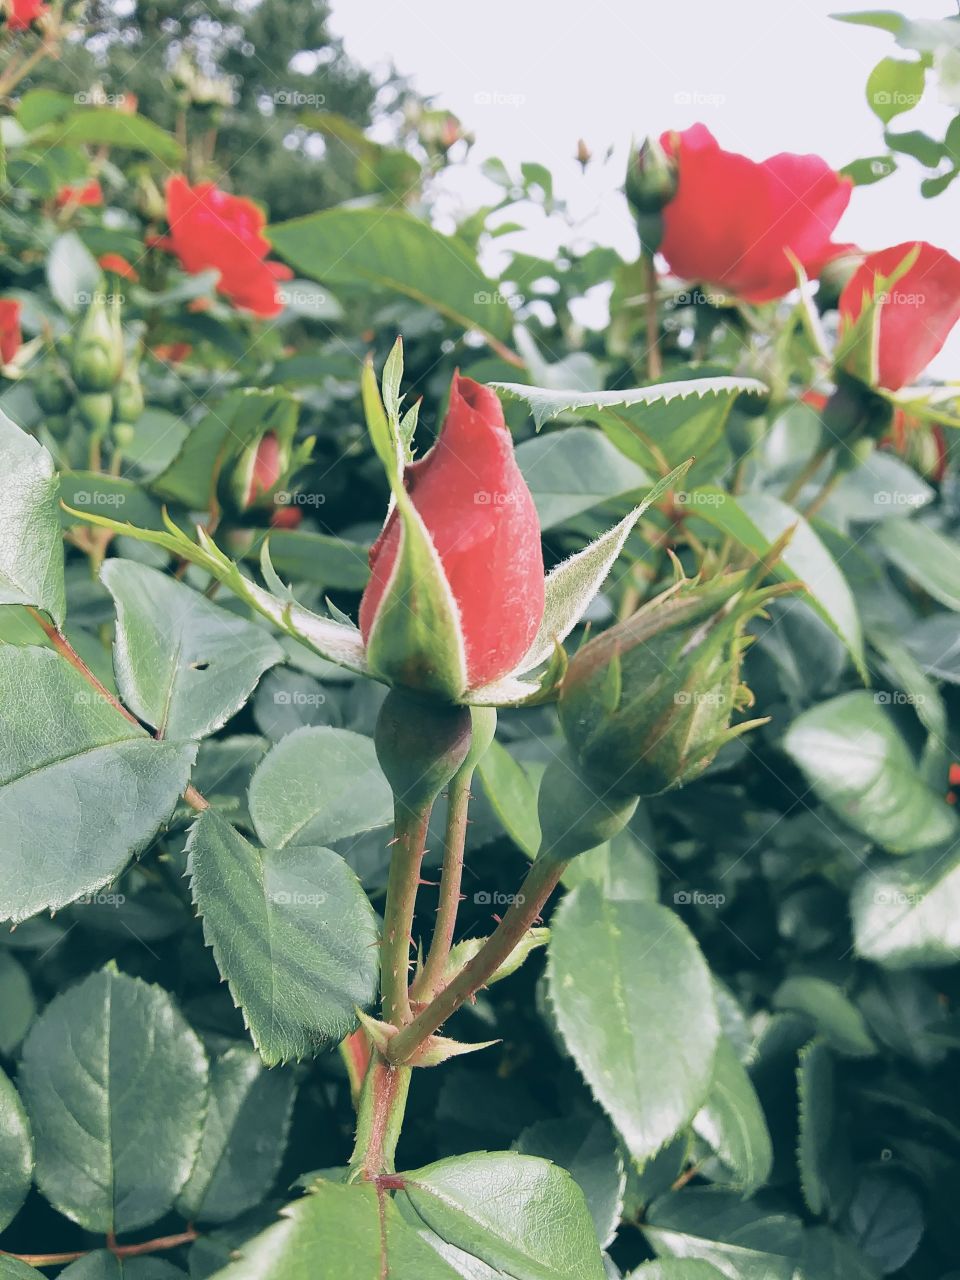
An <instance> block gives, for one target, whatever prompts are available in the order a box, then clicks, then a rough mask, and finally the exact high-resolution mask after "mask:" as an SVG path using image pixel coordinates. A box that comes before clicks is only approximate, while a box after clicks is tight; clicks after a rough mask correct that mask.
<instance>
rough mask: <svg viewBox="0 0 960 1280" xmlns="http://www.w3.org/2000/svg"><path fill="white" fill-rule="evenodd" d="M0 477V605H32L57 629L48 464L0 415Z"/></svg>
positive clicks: (57, 541)
mask: <svg viewBox="0 0 960 1280" xmlns="http://www.w3.org/2000/svg"><path fill="white" fill-rule="evenodd" d="M0 472H2V475H3V486H4V490H3V510H2V512H0V605H5V604H29V605H34V606H35V607H36V608H38V609H42V610H43V611H44V612H45V613H48V614H49V615H50V617H51V618H52V619H53V621H54V622H55V623H56V625H57V626H58V627H59V626H62V625H63V619H64V616H65V614H66V612H67V603H66V596H65V594H64V586H63V545H62V542H61V538H60V510H59V507H58V506H57V477H56V475H55V473H54V469H53V459H52V458H51V457H50V455H49V453H47V451H46V449H44V448H43V446H42V445H41V444H39V443H38V442H37V441H36V440H35V439H34V438H33V436H29V435H27V433H26V432H25V431H21V430H20V428H19V427H18V426H16V425H15V424H14V423H12V422H11V421H10V419H9V418H8V417H7V416H6V415H5V414H3V413H0Z"/></svg>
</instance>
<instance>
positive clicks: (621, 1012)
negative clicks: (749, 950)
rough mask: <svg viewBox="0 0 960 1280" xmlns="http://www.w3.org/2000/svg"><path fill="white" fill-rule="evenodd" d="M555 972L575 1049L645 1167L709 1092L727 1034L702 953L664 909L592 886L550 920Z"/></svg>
mask: <svg viewBox="0 0 960 1280" xmlns="http://www.w3.org/2000/svg"><path fill="white" fill-rule="evenodd" d="M547 974H548V983H549V992H550V1001H551V1004H552V1006H553V1010H554V1013H555V1016H556V1019H557V1025H558V1028H559V1030H560V1034H561V1035H562V1037H563V1039H564V1042H565V1043H566V1046H567V1048H568V1049H569V1051H570V1053H571V1054H572V1055H573V1058H574V1061H575V1062H576V1064H577V1066H578V1067H579V1068H580V1071H581V1073H582V1075H583V1077H584V1079H585V1080H586V1081H587V1084H588V1085H589V1086H590V1088H591V1089H592V1091H593V1093H594V1096H595V1097H596V1099H597V1101H598V1102H599V1103H600V1104H601V1106H602V1107H603V1108H604V1110H605V1111H606V1112H607V1113H608V1114H609V1116H610V1117H611V1119H612V1120H613V1122H614V1124H615V1125H616V1127H617V1129H618V1130H619V1132H620V1134H621V1136H622V1137H623V1139H624V1141H625V1143H626V1145H627V1148H628V1149H629V1151H630V1153H631V1155H632V1156H633V1157H634V1158H635V1159H636V1160H640V1161H643V1160H646V1159H647V1158H648V1157H649V1156H651V1155H653V1154H654V1153H655V1152H656V1151H658V1150H659V1149H660V1147H662V1146H663V1145H664V1143H666V1142H667V1141H668V1140H669V1139H670V1138H672V1137H673V1135H674V1134H675V1133H676V1132H677V1131H678V1130H679V1129H680V1128H682V1127H683V1125H685V1124H687V1123H689V1121H690V1120H692V1118H693V1116H694V1115H695V1114H696V1113H697V1111H698V1110H699V1109H700V1107H701V1106H702V1105H703V1103H704V1101H705V1099H706V1096H707V1093H708V1091H709V1088H710V1082H711V1078H712V1074H713V1060H714V1054H715V1052H716V1047H717V1040H718V1035H719V1027H718V1022H717V1013H716V1009H715V1007H714V1001H713V991H712V987H711V983H710V975H709V971H708V969H707V966H706V964H705V962H704V959H703V957H702V955H701V954H700V949H699V947H698V946H697V944H696V942H695V941H694V938H693V936H692V935H691V934H690V933H689V932H688V930H687V928H686V926H685V925H684V924H682V923H681V921H680V920H679V919H678V917H677V916H676V915H674V914H673V913H672V912H671V911H668V910H667V909H666V908H664V907H661V906H658V905H656V904H654V903H646V902H635V901H617V902H606V901H604V899H603V898H602V897H601V895H600V893H599V891H598V890H597V888H596V887H595V886H594V885H591V884H584V885H581V886H580V888H578V889H575V890H574V891H573V892H572V893H571V894H569V895H568V896H567V897H566V898H565V899H564V900H563V902H562V903H561V904H560V907H559V908H558V910H557V911H556V913H555V915H554V917H553V919H552V921H551V939H550V947H549V959H548V966H547Z"/></svg>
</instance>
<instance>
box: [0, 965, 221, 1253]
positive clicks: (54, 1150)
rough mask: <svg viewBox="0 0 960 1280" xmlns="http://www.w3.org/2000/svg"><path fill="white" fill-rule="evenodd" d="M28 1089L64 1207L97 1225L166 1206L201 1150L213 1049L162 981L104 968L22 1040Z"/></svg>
mask: <svg viewBox="0 0 960 1280" xmlns="http://www.w3.org/2000/svg"><path fill="white" fill-rule="evenodd" d="M20 1088H21V1092H22V1094H23V1098H24V1102H25V1103H26V1106H27V1111H28V1113H29V1115H30V1120H31V1123H32V1125H33V1132H34V1139H35V1142H36V1147H37V1185H38V1186H39V1188H40V1190H41V1191H42V1192H43V1194H44V1195H45V1196H46V1198H47V1199H48V1200H49V1201H50V1203H51V1204H52V1205H53V1206H54V1207H55V1208H56V1209H58V1210H59V1211H60V1212H61V1213H63V1214H65V1215H66V1216H67V1217H68V1218H71V1219H72V1220H73V1221H74V1222H77V1223H79V1224H80V1226H82V1227H85V1228H86V1229H87V1230H88V1231H97V1232H107V1231H112V1232H124V1231H136V1230H138V1229H139V1228H140V1227H145V1226H147V1225H148V1224H149V1223H151V1222H156V1220H157V1219H158V1218H162V1217H163V1215H164V1214H165V1213H167V1211H168V1210H169V1209H170V1207H171V1206H172V1205H173V1202H174V1199H175V1198H176V1195H177V1193H178V1192H179V1190H180V1188H181V1187H182V1186H183V1184H184V1182H185V1181H186V1179H187V1177H188V1175H189V1173H190V1170H191V1168H192V1167H193V1162H194V1159H195V1157H196V1154H197V1147H198V1143H199V1141H200V1129H201V1124H202V1121H203V1113H204V1110H205V1108H206V1102H207V1059H206V1054H205V1053H204V1051H203V1046H202V1045H201V1044H200V1041H199V1040H198V1039H197V1037H196V1035H194V1033H193V1032H192V1031H191V1029H190V1028H189V1027H188V1026H187V1024H186V1022H184V1020H183V1018H182V1017H181V1016H180V1014H179V1013H178V1012H177V1010H176V1009H175V1008H174V1005H173V1003H172V1001H171V1000H170V997H169V996H168V995H167V993H166V992H165V991H162V990H161V989H160V988H159V987H152V986H148V985H147V983H145V982H141V981H140V980H139V979H138V978H129V977H127V976H126V974H122V973H117V972H116V971H115V970H112V969H104V970H101V971H100V972H99V973H94V974H91V975H90V977H89V978H86V979H85V980H84V981H83V982H81V983H80V984H79V985H78V986H75V987H72V988H71V989H70V990H69V991H66V992H65V993H63V994H62V995H59V996H56V997H55V998H54V999H53V1000H52V1001H51V1002H50V1004H48V1005H47V1007H46V1009H45V1010H44V1012H43V1013H42V1014H41V1016H40V1017H39V1018H38V1019H37V1021H36V1022H35V1023H34V1025H33V1028H32V1030H31V1031H30V1034H29V1035H28V1036H27V1039H26V1041H25V1043H24V1046H23V1064H22V1066H21V1070H20ZM148 1170H149V1176H145V1175H146V1173H147V1171H148Z"/></svg>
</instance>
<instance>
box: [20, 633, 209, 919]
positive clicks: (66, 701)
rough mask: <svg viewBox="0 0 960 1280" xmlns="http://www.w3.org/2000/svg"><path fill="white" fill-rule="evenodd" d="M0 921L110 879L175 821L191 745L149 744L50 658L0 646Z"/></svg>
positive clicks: (61, 662)
mask: <svg viewBox="0 0 960 1280" xmlns="http://www.w3.org/2000/svg"><path fill="white" fill-rule="evenodd" d="M0 701H2V704H3V707H4V714H3V716H2V717H0V884H2V886H3V888H2V891H0V918H4V919H10V920H23V919H26V917H27V916H31V915H34V914H35V913H36V912H37V911H40V910H41V909H42V908H44V907H51V908H58V907H63V906H65V905H66V904H67V903H68V902H72V901H73V900H74V899H75V898H78V897H80V896H81V895H82V894H85V893H92V892H94V891H95V890H97V889H99V888H102V886H103V885H105V884H107V883H108V882H109V881H110V880H112V879H113V878H114V877H115V876H116V875H117V874H118V873H119V872H120V871H121V870H122V869H123V867H124V866H125V865H126V863H127V862H128V861H129V860H130V858H131V857H132V856H133V855H134V854H135V853H138V852H140V850H141V849H143V848H144V846H145V845H146V844H147V842H148V841H149V840H150V838H151V837H152V836H153V835H154V833H155V832H156V830H157V828H158V827H159V826H160V824H161V823H162V822H164V821H165V820H166V819H167V818H168V817H169V816H170V814H171V813H172V812H173V809H174V806H175V805H176V802H177V798H178V796H179V795H180V794H181V793H182V792H183V790H184V788H185V787H186V785H187V782H188V780H189V776H190V767H191V765H192V764H193V760H194V756H195V755H196V745H195V744H194V743H184V742H174V741H171V742H155V741H154V740H153V738H151V737H150V736H149V735H148V734H147V733H146V732H145V731H144V730H143V729H142V728H140V726H139V725H136V724H131V723H130V721H129V720H127V719H125V718H124V717H123V716H122V715H121V714H120V712H119V711H117V710H116V708H115V707H113V706H111V705H110V703H108V702H107V701H105V700H104V699H103V698H102V697H101V696H100V695H99V694H98V693H97V692H96V691H95V690H94V689H92V688H91V686H90V685H89V684H87V682H86V681H85V680H84V679H83V677H82V676H81V675H80V674H79V673H78V672H77V671H75V670H74V668H73V667H72V666H70V665H69V664H68V663H66V662H65V661H64V660H63V659H62V658H60V657H59V656H58V655H57V654H55V653H54V652H53V651H52V650H50V649H41V648H15V647H14V646H13V645H0Z"/></svg>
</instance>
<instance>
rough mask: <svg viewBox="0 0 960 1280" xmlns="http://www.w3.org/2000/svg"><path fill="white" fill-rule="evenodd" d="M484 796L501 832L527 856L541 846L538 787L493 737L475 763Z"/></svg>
mask: <svg viewBox="0 0 960 1280" xmlns="http://www.w3.org/2000/svg"><path fill="white" fill-rule="evenodd" d="M477 775H478V777H479V779H480V782H481V785H482V786H483V790H484V792H485V794H486V797H487V799H488V800H489V801H490V804H491V805H492V806H493V810H494V812H495V813H496V815H497V817H498V818H499V819H500V823H501V825H502V826H503V829H504V831H506V833H507V835H508V836H509V837H510V839H511V840H512V841H513V842H514V844H516V845H517V846H518V847H519V848H521V849H522V850H523V852H524V853H525V854H526V855H527V857H528V858H533V857H535V856H536V852H537V850H538V849H539V848H540V820H539V818H538V817H537V787H536V784H535V782H534V780H533V779H532V778H531V776H530V774H529V773H528V772H527V771H526V769H524V767H523V765H522V764H520V763H519V761H517V760H515V759H514V758H513V756H512V755H511V754H510V752H509V751H508V750H507V748H506V747H505V746H504V745H503V743H502V742H497V741H496V740H494V741H493V742H492V743H491V744H490V747H489V749H488V750H487V752H486V753H485V754H484V755H483V756H482V758H481V760H480V764H479V765H478V766H477Z"/></svg>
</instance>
